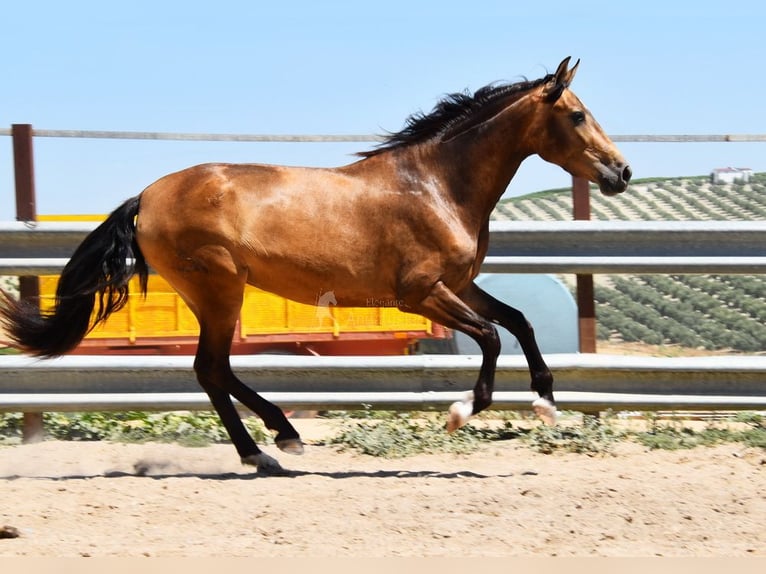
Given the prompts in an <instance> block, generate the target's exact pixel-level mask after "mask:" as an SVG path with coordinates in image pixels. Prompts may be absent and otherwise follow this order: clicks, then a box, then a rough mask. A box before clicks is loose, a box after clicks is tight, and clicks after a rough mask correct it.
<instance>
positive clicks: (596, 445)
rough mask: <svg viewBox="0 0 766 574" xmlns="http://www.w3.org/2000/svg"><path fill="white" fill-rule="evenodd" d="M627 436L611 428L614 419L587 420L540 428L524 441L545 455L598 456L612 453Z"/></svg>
mask: <svg viewBox="0 0 766 574" xmlns="http://www.w3.org/2000/svg"><path fill="white" fill-rule="evenodd" d="M624 436H625V435H624V433H622V432H621V431H619V430H616V429H615V428H614V426H613V425H612V424H611V417H609V416H606V417H604V418H596V417H592V416H584V417H583V421H582V424H579V425H567V426H564V425H556V426H548V425H538V426H536V427H534V428H533V429H532V430H531V431H530V432H529V433H528V434H527V435H525V436H524V441H525V442H526V443H527V444H528V445H529V447H530V448H532V449H533V450H535V451H537V452H540V453H543V454H551V453H554V452H557V451H563V452H574V453H582V454H588V455H596V454H609V453H611V452H612V450H613V448H614V446H615V444H617V442H618V441H619V440H620V439H622V438H624Z"/></svg>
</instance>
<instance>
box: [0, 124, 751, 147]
mask: <svg viewBox="0 0 766 574" xmlns="http://www.w3.org/2000/svg"><path fill="white" fill-rule="evenodd" d="M10 135H11V129H10V128H0V136H10ZM32 135H33V136H35V137H46V138H81V139H126V140H174V141H211V142H215V141H234V142H277V143H278V142H376V141H382V140H383V139H385V136H382V135H380V134H330V135H327V134H218V133H179V132H143V131H107V130H50V129H33V130H32ZM610 137H611V139H612V141H614V142H634V143H646V142H654V143H663V142H664V143H668V142H671V143H697V142H765V141H766V135H765V134H614V135H612V136H610Z"/></svg>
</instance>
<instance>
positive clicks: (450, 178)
mask: <svg viewBox="0 0 766 574" xmlns="http://www.w3.org/2000/svg"><path fill="white" fill-rule="evenodd" d="M522 99H524V98H522ZM524 103H525V102H522V101H521V100H519V101H517V102H515V103H513V104H511V105H509V106H508V107H507V108H505V109H504V110H503V111H502V112H500V113H498V114H497V115H495V116H494V117H492V118H490V119H489V120H486V121H484V122H482V123H480V124H477V125H475V126H473V127H471V128H469V129H467V130H465V131H464V132H462V133H460V134H459V135H456V136H453V137H452V138H450V139H448V140H446V141H441V142H437V143H433V144H431V145H432V149H431V155H432V157H433V158H434V159H435V161H436V162H438V163H439V165H440V166H441V169H442V170H443V172H444V173H445V174H446V175H447V177H446V182H447V185H446V192H447V193H448V194H449V195H450V196H451V198H452V199H453V201H454V202H455V203H456V204H457V205H460V206H461V207H462V211H463V212H464V214H465V215H464V218H465V219H466V220H468V221H470V223H471V224H472V225H473V226H475V225H478V226H480V227H482V226H485V225H486V223H487V221H488V220H489V217H490V214H491V213H492V210H493V209H494V207H495V205H496V204H497V202H498V201H499V200H500V197H501V196H502V194H503V193H504V192H505V190H506V188H507V187H508V184H509V183H510V182H511V179H512V178H513V176H514V175H515V174H516V171H517V170H518V169H519V166H520V165H521V162H522V161H524V159H526V158H527V157H529V156H530V155H531V154H532V150H531V149H530V146H529V145H528V143H527V140H528V133H529V132H530V127H531V125H532V113H531V112H532V111H533V106H531V105H523V104H524Z"/></svg>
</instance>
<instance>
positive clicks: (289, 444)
mask: <svg viewBox="0 0 766 574" xmlns="http://www.w3.org/2000/svg"><path fill="white" fill-rule="evenodd" d="M274 442H275V443H276V445H277V448H279V450H281V451H282V452H286V453H287V454H303V441H302V440H301V439H299V438H286V439H283V440H277V441H274Z"/></svg>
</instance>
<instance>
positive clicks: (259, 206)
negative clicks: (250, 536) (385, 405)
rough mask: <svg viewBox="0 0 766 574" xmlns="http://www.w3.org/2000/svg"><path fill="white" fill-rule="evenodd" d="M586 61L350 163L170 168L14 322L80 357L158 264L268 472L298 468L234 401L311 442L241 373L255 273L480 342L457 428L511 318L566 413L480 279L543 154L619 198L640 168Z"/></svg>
mask: <svg viewBox="0 0 766 574" xmlns="http://www.w3.org/2000/svg"><path fill="white" fill-rule="evenodd" d="M569 61H570V58H566V59H564V60H563V61H562V62H561V63H560V65H559V66H558V68H557V70H556V72H555V73H553V74H547V75H545V76H544V77H542V78H540V79H537V80H532V81H528V80H526V79H524V80H523V81H520V82H516V83H511V84H502V85H498V84H493V85H489V86H486V87H484V88H481V89H479V90H477V91H476V92H475V93H474V94H469V93H468V92H461V93H456V94H452V95H448V96H446V97H445V98H444V99H443V100H441V101H440V102H439V103H438V104H437V105H436V107H435V108H434V110H433V111H432V112H431V113H429V114H424V113H418V114H415V115H413V116H411V117H410V118H409V119H408V120H407V123H406V125H405V127H404V129H402V130H401V131H400V132H398V133H394V134H391V135H389V137H388V138H387V139H386V140H385V141H384V142H382V143H381V144H380V145H379V146H377V147H376V148H375V149H373V150H371V151H366V152H362V153H360V154H358V155H359V156H361V159H358V160H357V161H355V162H353V163H351V164H349V165H345V166H342V167H337V168H302V167H283V166H276V165H262V164H222V163H216V164H204V165H198V166H196V167H191V168H188V169H185V170H183V171H179V172H177V173H172V174H170V175H167V176H165V177H162V178H161V179H159V180H158V181H156V182H155V183H153V184H151V185H150V186H149V187H147V188H146V189H145V190H144V191H143V192H142V193H141V194H140V195H138V196H136V197H133V198H132V199H129V200H127V201H126V202H125V203H123V204H122V205H121V206H120V207H118V208H117V209H116V210H115V211H114V212H113V213H111V215H109V217H108V218H107V219H106V220H105V221H104V222H103V223H102V224H101V225H99V226H98V227H97V228H96V229H95V230H94V231H93V232H92V233H90V234H89V235H88V236H87V237H86V238H85V239H84V240H83V242H82V243H81V244H80V245H79V246H78V248H77V249H76V250H75V252H74V254H73V255H72V257H71V259H70V260H69V262H68V264H67V265H66V267H65V268H64V270H63V272H62V274H61V277H60V279H59V283H58V286H57V290H56V298H55V305H54V307H53V309H52V310H51V311H50V312H44V313H41V311H40V310H39V308H38V306H36V305H35V304H33V303H25V302H19V301H16V300H15V299H13V298H11V297H10V296H9V295H7V294H5V296H4V297H3V304H2V306H1V309H0V320H2V322H3V324H4V326H5V327H6V330H7V332H8V334H9V336H10V338H11V342H12V344H13V345H14V346H16V347H17V348H19V349H20V350H22V351H23V352H26V353H28V354H31V355H34V356H40V357H53V356H58V355H61V354H64V353H66V352H67V351H70V350H71V349H73V348H74V347H75V346H76V345H77V344H78V343H79V342H80V341H81V340H82V339H83V337H84V336H85V335H86V334H87V333H88V332H89V331H90V330H91V329H93V327H95V326H96V325H97V324H99V323H101V322H102V321H104V320H105V319H106V318H107V317H109V315H110V314H111V313H113V312H115V311H117V310H118V309H120V308H121V307H122V306H123V305H124V304H125V303H126V300H127V295H128V287H127V285H128V280H129V278H130V277H131V276H133V275H134V274H138V276H139V278H140V284H141V287H142V289H143V291H144V293H145V292H146V281H147V276H148V273H149V266H150V265H151V267H152V268H153V269H154V270H155V271H156V272H157V273H159V274H160V275H161V276H162V277H164V278H165V279H166V280H167V281H168V283H170V285H172V286H173V288H174V289H175V290H176V291H177V292H178V293H179V295H180V296H181V297H182V298H183V300H184V301H185V302H186V303H187V304H188V306H189V308H190V309H191V310H192V312H193V313H194V315H195V316H196V318H197V319H198V321H199V325H200V334H199V342H198V348H197V353H196V356H195V360H194V371H195V373H196V376H197V380H198V381H199V384H200V385H201V386H202V388H203V389H204V390H205V391H206V393H207V394H208V395H209V397H210V401H211V402H212V405H213V407H214V408H215V410H216V411H217V413H218V415H219V416H220V418H221V421H222V422H223V424H224V426H225V427H226V430H227V431H228V433H229V436H230V437H231V440H232V442H233V444H234V446H235V448H236V449H237V452H238V454H239V456H240V458H241V460H242V462H243V463H244V464H251V465H254V466H256V467H257V469H258V471H259V472H262V473H267V474H280V473H283V472H284V471H283V469H282V467H281V465H280V464H279V463H278V462H277V461H276V460H275V459H274V458H272V457H270V456H269V455H267V454H266V453H264V452H262V451H261V450H260V449H259V448H258V446H257V445H256V444H255V442H254V441H253V439H252V437H251V436H250V435H249V433H248V432H247V430H246V429H245V427H244V426H243V424H242V422H241V420H240V417H239V416H238V413H237V411H236V409H235V407H234V404H233V402H232V397H234V398H236V399H237V400H238V401H239V402H241V403H242V404H243V405H245V406H246V407H247V408H249V409H251V410H252V411H253V412H255V413H256V414H257V415H258V416H260V417H261V419H263V421H264V424H265V425H266V427H267V428H268V429H270V430H272V431H274V432H275V439H274V440H275V442H276V445H277V446H278V448H280V449H281V450H283V451H285V452H288V453H292V454H300V453H302V452H303V443H302V442H301V439H300V436H299V434H298V432H297V431H296V430H295V429H294V428H293V426H292V425H291V424H290V422H289V421H288V420H287V418H286V417H285V415H284V413H283V412H282V410H281V409H280V408H278V407H277V406H275V405H274V404H272V403H270V402H268V401H267V400H265V399H263V398H262V397H261V396H260V395H258V394H257V393H256V392H255V391H253V390H252V389H250V388H249V387H247V386H246V385H245V384H243V383H242V382H241V381H240V380H239V379H238V378H237V377H236V376H235V375H234V373H233V372H232V370H231V367H230V363H229V355H230V346H231V342H232V337H233V334H234V329H235V323H236V322H237V317H238V315H239V312H240V307H241V305H242V300H243V292H244V289H245V286H246V285H248V284H250V285H254V286H256V287H258V288H260V289H263V290H265V291H269V292H272V293H276V294H278V295H281V296H283V297H286V298H288V299H292V300H294V301H298V302H302V303H308V304H314V303H316V294H317V293H318V292H324V291H325V290H327V289H332V291H333V293H334V295H335V297H336V298H337V304H338V305H339V306H345V307H354V306H365V305H366V301H369V300H387V301H397V303H398V305H399V307H400V309H401V310H403V311H406V312H410V313H418V314H421V315H423V316H425V317H427V318H429V319H431V320H432V321H435V322H437V323H440V324H442V325H445V326H447V327H450V328H452V329H457V330H459V331H462V332H464V333H466V334H467V335H468V336H470V337H472V338H473V339H475V340H476V342H477V343H478V344H479V347H480V348H481V351H482V355H483V360H482V363H481V367H480V370H479V374H478V379H477V381H476V384H475V387H474V389H473V391H472V393H468V394H467V397H466V399H465V400H463V401H459V402H456V403H455V404H453V405H452V406H451V407H450V409H449V413H448V422H447V430H449V431H453V430H455V429H457V428H459V427H461V426H462V425H464V424H466V422H467V421H468V418H469V417H470V416H471V415H473V414H476V413H478V412H480V411H481V410H483V409H486V408H487V407H488V406H490V404H491V402H492V390H493V384H494V377H495V368H496V363H497V357H498V354H499V352H500V339H499V337H498V334H497V330H496V328H495V324H497V325H500V326H502V327H504V328H506V329H508V330H509V331H510V332H511V333H512V334H513V335H514V336H515V337H516V338H517V339H518V340H519V343H520V345H521V347H522V349H523V351H524V354H525V356H526V360H527V363H528V365H529V371H530V375H531V387H532V390H533V391H535V392H536V393H537V394H538V395H539V398H538V399H536V400H535V402H534V403H533V408H534V410H535V411H536V412H537V414H538V415H539V416H540V417H541V418H543V420H545V421H546V422H549V423H550V422H553V421H554V420H555V414H556V410H555V401H554V397H553V377H552V375H551V372H550V370H549V369H548V367H547V365H546V364H545V361H544V360H543V358H542V356H541V353H540V351H539V349H538V346H537V344H536V342H535V338H534V333H533V330H532V327H531V326H530V325H529V324H528V322H527V320H526V319H525V318H524V316H523V315H522V313H521V312H519V311H518V310H516V309H514V308H512V307H510V306H508V305H506V304H504V303H502V302H500V301H498V300H496V299H494V298H493V297H491V296H490V295H488V294H487V293H485V292H484V291H482V290H481V289H480V288H479V287H478V286H477V285H476V284H475V283H474V282H473V281H474V278H475V277H476V276H477V274H478V273H479V269H480V266H481V263H482V260H483V259H484V256H485V255H486V253H487V247H488V242H489V217H490V213H491V212H492V209H493V208H494V206H495V204H496V203H497V201H498V200H499V198H500V196H501V195H502V194H503V192H504V191H505V189H506V187H507V186H508V184H509V182H510V180H511V178H512V177H513V176H514V174H515V173H516V171H517V169H518V168H519V165H520V164H521V162H522V161H523V160H524V159H525V158H527V157H528V156H530V155H532V154H538V155H539V156H541V157H542V158H543V159H545V160H547V161H549V162H552V163H554V164H557V165H559V166H560V167H562V168H563V169H565V170H566V171H568V172H569V173H571V174H573V175H575V176H578V177H582V178H585V179H588V180H590V181H592V182H594V183H597V184H598V186H599V187H600V190H601V191H602V192H603V193H604V194H606V195H613V194H616V193H620V192H622V191H624V190H625V189H626V188H627V185H628V181H629V180H630V177H631V170H630V167H629V166H628V164H627V163H626V161H625V159H624V158H623V156H622V155H621V154H620V152H619V151H618V150H617V149H616V147H615V146H614V144H613V143H612V141H611V140H610V139H609V137H607V135H606V134H605V133H604V131H603V130H602V129H601V127H600V126H599V124H598V123H597V122H596V120H595V119H594V118H593V116H592V115H591V113H590V112H589V111H588V109H587V108H586V107H585V106H584V105H583V104H582V102H581V101H580V100H579V99H578V98H577V97H576V96H575V94H574V93H573V92H572V91H571V90H570V89H569V86H570V84H571V82H572V79H573V78H574V75H575V72H576V70H577V66H578V65H579V60H578V61H577V63H575V65H574V66H573V67H571V68H570V67H569Z"/></svg>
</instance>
